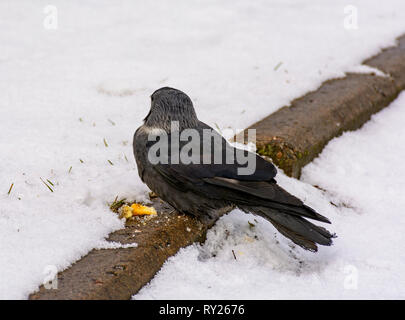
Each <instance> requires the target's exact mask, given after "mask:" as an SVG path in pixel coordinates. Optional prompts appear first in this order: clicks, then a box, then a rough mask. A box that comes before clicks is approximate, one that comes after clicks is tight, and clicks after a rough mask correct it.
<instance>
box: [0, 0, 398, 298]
mask: <svg viewBox="0 0 405 320" xmlns="http://www.w3.org/2000/svg"><path fill="white" fill-rule="evenodd" d="M350 3H351V4H352V5H355V6H356V7H357V10H358V29H346V28H344V21H345V19H346V17H347V13H345V7H346V6H347V2H346V1H340V0H339V1H334V2H333V3H331V2H330V1H329V2H325V1H322V0H316V1H303V0H301V1H292V0H278V1H272V2H269V1H264V0H262V1H256V2H254V3H253V2H247V1H229V0H221V1H213V0H210V1H197V0H178V1H176V3H175V4H174V2H173V1H170V2H169V1H153V2H152V1H130V0H120V1H114V2H112V1H97V2H94V1H90V0H88V1H79V0H74V1H69V2H67V1H58V0H55V1H52V3H51V5H52V6H54V7H55V8H56V9H57V14H58V20H57V21H58V27H57V29H46V28H44V19H45V18H46V17H47V16H48V15H49V10H47V11H46V13H44V9H45V8H46V7H47V6H48V5H49V4H50V3H49V1H43V0H39V1H35V2H33V1H29V0H21V1H11V0H8V1H1V2H0V26H1V28H0V43H1V50H0V92H2V93H3V94H2V99H0V126H1V128H2V135H1V136H0V149H1V154H0V178H1V179H0V181H1V190H2V191H1V193H0V252H1V255H0V274H1V275H2V276H1V277H0V298H11V299H22V298H27V297H28V294H29V293H30V292H32V291H34V290H36V288H37V287H38V285H40V284H41V283H42V281H43V279H44V274H43V272H44V270H46V269H47V268H48V266H49V265H51V266H56V268H57V269H58V270H63V269H64V268H67V267H68V266H69V265H71V264H72V263H73V262H75V261H76V260H78V259H79V258H80V257H82V256H83V255H85V254H86V253H87V252H88V251H89V250H91V249H92V248H100V247H103V246H104V245H105V241H104V239H105V237H106V236H107V235H108V233H110V232H112V231H114V230H117V229H119V228H121V227H122V226H123V223H122V221H120V220H119V219H118V218H117V217H116V215H115V214H113V213H112V212H110V211H109V209H108V206H107V205H106V203H107V202H111V201H113V200H114V198H115V197H116V196H117V195H118V196H119V197H127V198H128V199H129V200H134V199H137V200H139V201H141V200H145V199H146V195H147V191H148V189H147V187H146V186H144V185H143V184H142V183H141V182H140V180H139V178H138V175H137V172H136V166H135V163H134V160H133V157H132V150H131V140H132V135H133V132H134V130H135V129H136V128H137V127H138V126H139V125H140V124H141V122H142V119H143V117H144V116H145V115H146V114H147V112H148V108H149V96H150V94H151V93H152V92H153V91H154V90H155V89H157V88H159V87H162V86H173V87H177V88H179V89H182V90H183V91H185V92H186V93H188V94H189V95H190V96H191V98H192V99H193V101H194V103H195V106H196V109H197V113H198V115H199V117H200V119H201V120H203V121H205V122H207V123H208V124H210V125H212V126H214V127H215V126H218V127H220V128H221V129H226V128H228V127H231V128H233V129H242V128H245V127H247V126H248V125H250V124H252V123H253V122H255V121H257V120H259V119H261V118H262V117H263V116H266V115H268V114H269V113H271V112H273V111H275V110H277V109H278V108H280V107H282V106H283V105H287V104H288V103H289V102H290V101H291V100H292V99H294V98H297V97H298V96H300V95H302V94H304V93H306V92H307V91H308V90H313V89H316V88H317V87H318V86H319V85H320V84H321V83H322V81H324V80H326V79H330V78H332V77H336V76H342V75H343V74H344V72H345V71H350V70H353V69H356V70H360V71H361V72H369V69H367V68H363V67H361V66H360V64H361V61H362V60H363V59H365V58H367V57H369V56H371V55H373V54H375V53H377V52H378V51H379V50H380V49H381V48H383V47H386V46H389V45H392V44H394V43H395V37H397V36H399V35H400V34H401V33H403V32H404V30H405V21H404V19H403V17H401V12H402V11H403V9H405V3H404V2H403V1H402V0H387V1H386V2H385V3H384V4H385V5H384V6H381V5H380V3H379V2H378V1H377V0H372V1H370V0H362V1H351V2H350ZM104 139H105V142H106V144H107V145H108V146H106V145H105V143H104ZM110 162H111V163H110ZM70 168H71V169H70ZM41 179H42V180H43V181H45V182H46V181H47V179H48V180H49V181H51V182H52V183H53V184H54V186H53V187H52V186H51V187H52V189H53V191H54V192H51V191H50V190H49V189H48V188H47V187H46V186H45V185H44V183H43V182H42V181H41ZM279 180H280V181H285V182H284V184H286V185H289V186H290V188H293V190H294V191H295V192H296V193H298V194H300V193H301V195H302V196H305V197H307V198H308V201H312V202H311V203H314V204H315V205H317V207H318V208H320V210H321V209H322V210H321V211H322V212H324V213H325V214H330V215H331V216H332V217H333V214H336V213H334V212H335V211H334V210H335V209H333V208H330V206H329V205H328V203H329V202H328V201H329V200H328V198H327V197H326V196H325V195H322V194H321V193H320V191H317V190H313V188H311V187H310V186H307V185H306V184H304V183H302V182H296V181H293V180H289V179H287V178H285V177H283V176H281V177H280V178H279ZM12 183H13V184H14V185H13V188H12V189H11V192H10V194H8V191H9V189H10V186H11V185H12ZM48 184H49V182H48ZM301 188H302V189H303V190H307V192H304V191H302V190H301ZM308 190H309V191H308ZM303 192H304V193H303ZM310 193H311V195H310ZM312 194H313V195H312ZM359 201H360V200H359ZM318 202H319V203H318ZM315 205H314V206H315ZM347 210H348V209H347ZM342 212H343V213H345V212H346V209H344V210H343V209H342ZM343 213H342V214H343ZM345 214H347V215H348V216H351V215H352V214H351V213H350V214H349V213H345ZM234 216H235V217H234ZM233 217H234V218H233ZM246 219H250V220H251V219H252V218H251V217H249V216H240V217H239V215H236V214H235V213H234V214H232V215H230V216H228V217H226V218H224V219H222V220H221V222H220V224H229V228H231V227H232V226H233V227H232V228H236V226H239V225H240V226H241V225H245V224H246V221H247V220H246ZM337 227H338V226H336V228H337ZM218 228H219V227H218ZM255 228H256V229H255V230H256V231H255V232H258V235H260V236H262V237H263V238H265V239H268V240H266V241H269V243H270V244H269V245H271V247H272V252H274V254H275V255H276V256H277V257H278V259H279V260H280V261H278V262H276V261H275V262H274V263H277V264H279V265H280V266H284V265H285V264H286V263H284V262H286V261H290V262H291V261H292V262H291V263H292V265H294V261H295V259H294V258H292V257H291V256H290V255H288V254H286V253H285V250H284V249H286V248H287V247H286V244H282V245H281V247H278V246H273V245H272V241H273V240H272V239H273V238H271V237H270V238H268V237H269V235H267V232H269V230H272V229H271V228H270V227H269V226H267V224H265V223H263V221H261V222H260V223H259V224H258V225H257V226H256V227H255ZM269 228H270V229H269ZM214 230H217V229H214ZM214 230H213V231H212V233H213V232H214ZM235 230H236V229H235ZM243 230H245V229H243V228H242V230H241V231H238V232H242V233H241V234H242V235H243V232H248V231H247V230H245V231H243ZM337 231H339V230H337ZM235 232H236V231H235ZM220 234H221V232H220V229H218V237H221V236H220ZM247 235H249V234H248V233H247ZM266 237H267V238H266ZM242 238H243V237H242ZM242 238H238V237H236V235H235V234H234V235H232V238H231V239H234V240H233V241H235V243H236V244H238V246H240V248H238V250H239V251H243V250H245V249H244V246H246V245H247V244H245V243H244V242H243V241H244V240H241V239H242ZM226 243H227V242H225V243H224V246H225V247H226V246H227V245H229V244H226ZM249 243H250V242H249ZM253 243H256V242H253ZM249 245H252V244H249ZM207 246H208V244H207ZM261 246H265V244H264V243H262V244H261ZM207 248H208V247H207ZM187 250H188V251H190V252H194V251H193V250H196V249H193V247H191V248H187V249H185V251H187ZM245 251H247V250H245ZM194 254H196V253H195V252H194ZM235 254H236V256H237V257H238V256H239V254H238V253H237V252H236V251H235ZM261 254H262V253H260V254H259V253H257V256H258V257H257V259H261V260H260V261H262V263H263V265H262V267H263V268H265V265H266V263H268V262H266V261H267V260H266V259H265V257H266V256H268V254H265V255H264V256H263V257H260V256H261ZM325 254H326V253H325ZM227 255H229V252H228V251H226V253H225V251H224V254H223V257H222V258H221V254H219V255H218V256H217V258H216V259H225V260H226V259H227ZM245 255H246V256H249V254H248V253H245ZM329 255H330V256H332V253H329ZM320 256H321V255H319V256H310V257H311V258H308V259H310V260H309V261H323V260H324V259H325V257H324V256H322V259H321V258H318V257H320ZM272 257H273V256H272ZM305 257H306V256H305ZM190 259H191V258H190ZM232 259H233V256H232ZM241 259H242V258H241V257H239V258H238V260H237V261H238V262H233V261H232V263H239V264H240V260H241ZM314 259H315V260H314ZM317 259H318V260H317ZM209 261H212V260H209ZM209 261H207V263H208V264H209V263H210V262H209ZM283 261H284V262H283ZM306 261H307V260H306ZM297 263H298V262H297ZM306 263H307V262H306ZM308 263H311V262H308ZM325 263H326V262H325ZM208 264H207V265H208ZM253 266H255V264H252V267H253ZM218 268H219V266H218ZM258 268H259V267H258ZM258 270H259V269H258ZM291 270H295V269H294V267H291ZM207 272H210V271H209V270H207ZM292 272H293V273H294V271H292ZM235 276H236V274H235ZM287 276H288V275H287ZM294 277H295V276H294ZM238 281H239V280H238ZM238 281H235V283H238ZM263 285H264V284H263ZM257 292H258V293H259V292H260V291H257ZM252 297H253V296H252Z"/></svg>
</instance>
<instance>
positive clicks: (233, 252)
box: [232, 249, 236, 260]
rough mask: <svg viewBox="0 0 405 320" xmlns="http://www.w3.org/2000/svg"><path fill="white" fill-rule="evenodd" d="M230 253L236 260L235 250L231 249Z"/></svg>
mask: <svg viewBox="0 0 405 320" xmlns="http://www.w3.org/2000/svg"><path fill="white" fill-rule="evenodd" d="M232 254H233V257H234V258H235V260H236V256H235V251H233V249H232Z"/></svg>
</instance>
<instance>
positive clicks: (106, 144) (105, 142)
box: [103, 138, 108, 148]
mask: <svg viewBox="0 0 405 320" xmlns="http://www.w3.org/2000/svg"><path fill="white" fill-rule="evenodd" d="M103 141H104V145H105V147H106V148H108V143H107V140H106V139H105V138H104V139H103Z"/></svg>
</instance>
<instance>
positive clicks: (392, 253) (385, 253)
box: [134, 93, 405, 299]
mask: <svg viewBox="0 0 405 320" xmlns="http://www.w3.org/2000/svg"><path fill="white" fill-rule="evenodd" d="M404 110H405V93H403V94H402V95H401V96H400V98H399V99H398V100H397V101H395V102H394V103H392V105H391V106H389V107H388V108H387V109H385V110H383V111H381V112H380V113H379V114H377V115H375V116H373V118H372V120H371V121H370V122H368V123H367V124H366V125H365V126H364V127H363V128H361V129H360V130H358V131H356V132H350V133H345V134H344V135H343V136H341V137H339V138H337V139H334V140H332V141H331V142H330V143H329V144H328V145H327V147H326V148H325V149H324V151H323V152H322V154H321V155H320V157H319V158H317V159H315V160H314V161H313V162H312V163H311V164H309V165H307V166H306V167H305V168H304V171H303V177H302V181H298V180H295V179H292V178H288V177H286V176H285V175H282V174H279V177H278V182H279V183H280V184H281V185H282V186H283V187H285V188H286V189H287V190H289V191H291V192H292V193H294V194H296V195H298V196H300V197H301V198H302V199H305V202H306V203H307V204H309V205H311V206H312V207H314V208H316V209H317V210H318V211H319V212H321V213H322V214H325V215H326V216H327V217H329V218H330V219H331V221H332V222H333V224H332V226H330V227H329V226H328V228H329V229H330V230H333V231H334V232H336V233H337V235H338V238H337V239H335V241H334V243H335V244H334V245H333V246H332V247H321V248H320V250H319V252H318V253H317V254H313V253H310V252H305V251H303V250H302V249H300V248H297V247H294V246H292V245H291V242H289V241H288V240H286V239H285V238H283V237H282V236H280V234H278V233H276V231H275V229H274V228H273V227H272V226H271V224H270V223H268V222H267V221H265V220H264V219H259V218H255V217H254V216H253V215H250V214H249V215H246V214H243V213H242V212H240V211H238V210H235V211H233V212H232V213H231V214H229V215H228V216H226V217H223V218H222V219H221V220H220V221H219V222H218V223H217V224H216V225H215V226H214V228H213V229H212V230H210V231H209V235H208V239H207V241H206V242H205V244H204V245H203V246H200V245H197V244H195V245H193V246H190V247H187V248H185V249H182V250H181V252H180V253H178V254H177V255H176V256H175V257H172V258H170V259H169V260H168V261H167V262H166V264H165V265H164V267H163V268H162V270H161V271H160V272H159V273H158V275H157V276H156V277H155V278H154V279H153V280H152V281H151V283H150V284H149V285H148V286H146V287H144V288H143V289H142V290H141V292H140V293H139V294H138V295H136V296H134V298H135V299H151V298H152V299H174V298H176V299H304V298H306V299H365V298H369V299H394V298H396V299H398V298H399V299H404V298H405V274H404V272H405V245H404V243H403V234H404V230H405V216H404V208H405V197H404V193H405V180H404V177H405V166H404V165H403V157H404V155H405V145H404V143H403V142H404V136H405V128H404V125H403V124H404V121H405V112H404ZM313 186H318V188H315V187H313ZM319 188H321V189H323V190H327V191H321V190H320V189H319ZM255 219H256V220H257V222H255ZM248 222H251V223H254V224H255V226H254V227H251V226H250V225H249V223H248ZM232 250H233V251H234V253H235V256H236V260H235V258H234V256H233V253H232Z"/></svg>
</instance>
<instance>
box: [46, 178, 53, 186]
mask: <svg viewBox="0 0 405 320" xmlns="http://www.w3.org/2000/svg"><path fill="white" fill-rule="evenodd" d="M46 181H48V182H49V183H50V184H51V185H52V187H54V186H55V185H54V184H53V183H52V181H51V180H49V179H46Z"/></svg>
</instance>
